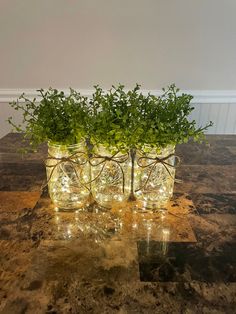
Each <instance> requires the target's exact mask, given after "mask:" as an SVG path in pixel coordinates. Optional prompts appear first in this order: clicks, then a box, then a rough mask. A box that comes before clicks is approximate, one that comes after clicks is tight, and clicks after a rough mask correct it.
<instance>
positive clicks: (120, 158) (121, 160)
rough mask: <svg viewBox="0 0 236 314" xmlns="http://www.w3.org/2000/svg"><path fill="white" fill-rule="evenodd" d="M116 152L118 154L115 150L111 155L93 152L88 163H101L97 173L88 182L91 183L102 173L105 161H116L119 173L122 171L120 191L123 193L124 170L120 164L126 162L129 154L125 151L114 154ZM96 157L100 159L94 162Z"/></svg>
mask: <svg viewBox="0 0 236 314" xmlns="http://www.w3.org/2000/svg"><path fill="white" fill-rule="evenodd" d="M117 154H118V152H116V153H115V154H113V155H112V156H102V155H96V154H95V155H93V156H92V157H91V158H90V159H89V164H90V165H91V166H92V167H97V166H100V165H102V168H101V169H100V171H99V173H98V175H97V176H96V177H95V178H94V179H93V180H91V181H90V182H89V183H92V182H94V181H95V180H97V179H98V178H99V177H100V176H101V174H102V172H103V170H104V168H105V166H106V163H107V162H108V161H112V162H114V163H116V164H117V165H118V166H119V168H120V170H121V173H122V191H123V193H124V192H125V174H124V170H123V168H122V166H121V164H123V163H124V162H126V161H127V160H128V158H129V154H128V153H127V154H124V155H120V156H116V155H117ZM96 159H101V161H99V162H97V163H94V162H93V160H96Z"/></svg>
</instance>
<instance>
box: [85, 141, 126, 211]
mask: <svg viewBox="0 0 236 314" xmlns="http://www.w3.org/2000/svg"><path fill="white" fill-rule="evenodd" d="M90 164H91V173H92V194H93V197H94V199H95V200H96V201H97V203H98V204H99V205H100V206H103V207H106V208H111V207H112V204H115V203H117V202H118V203H120V202H123V201H125V200H127V198H128V196H129V185H130V178H129V177H130V173H129V171H128V168H129V155H128V154H123V153H120V152H118V153H116V154H114V153H112V152H111V151H109V150H108V149H106V148H105V147H104V146H102V145H99V146H98V147H96V148H95V153H94V155H93V157H92V158H91V160H90Z"/></svg>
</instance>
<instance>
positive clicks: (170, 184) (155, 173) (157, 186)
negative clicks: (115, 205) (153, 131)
mask: <svg viewBox="0 0 236 314" xmlns="http://www.w3.org/2000/svg"><path fill="white" fill-rule="evenodd" d="M174 152H175V146H172V145H168V146H166V147H165V148H162V150H161V152H158V153H157V152H156V150H155V149H150V150H149V152H148V153H144V152H142V151H137V155H136V162H137V167H138V171H137V175H136V176H135V196H136V198H137V199H138V200H140V201H141V202H142V205H143V207H144V208H147V209H158V208H162V207H165V206H166V204H167V203H168V201H169V200H170V198H171V197H172V195H173V189H174V181H175V158H176V157H175V156H174ZM168 156H169V157H168ZM167 157H168V158H167Z"/></svg>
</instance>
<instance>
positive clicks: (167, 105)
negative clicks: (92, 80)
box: [90, 84, 212, 151]
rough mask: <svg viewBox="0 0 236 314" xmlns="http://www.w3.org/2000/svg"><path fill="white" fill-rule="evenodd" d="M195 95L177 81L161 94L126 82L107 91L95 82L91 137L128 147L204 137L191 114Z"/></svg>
mask: <svg viewBox="0 0 236 314" xmlns="http://www.w3.org/2000/svg"><path fill="white" fill-rule="evenodd" d="M192 98H193V97H192V96H191V95H188V94H179V89H178V88H176V87H175V85H174V84H172V85H170V86H169V87H168V88H167V89H163V94H162V95H161V96H159V97H157V96H154V95H151V94H148V95H147V96H145V95H143V94H142V93H141V92H140V85H136V86H135V87H134V89H132V90H129V91H127V92H126V91H125V90H124V86H123V85H118V87H115V86H113V87H112V89H110V90H109V91H108V92H107V93H105V92H103V90H102V89H101V88H100V87H99V86H95V93H94V94H93V99H92V100H91V106H92V107H93V113H92V115H93V119H92V120H91V122H92V123H91V128H90V137H91V140H92V142H93V143H94V144H103V145H104V146H105V147H107V148H108V149H112V150H116V151H117V150H118V151H129V150H131V149H142V150H144V151H147V150H150V149H152V148H155V149H156V150H157V151H158V150H161V148H163V147H166V146H167V145H176V144H178V143H184V142H187V141H188V140H189V139H190V138H193V139H194V140H195V141H201V140H203V139H204V130H206V129H207V128H208V127H210V126H211V125H212V122H210V123H209V124H208V125H206V126H205V127H202V128H197V127H196V122H195V120H193V121H189V119H188V116H189V114H190V113H191V111H192V110H193V109H194V108H193V107H192V106H191V105H190V102H191V100H192Z"/></svg>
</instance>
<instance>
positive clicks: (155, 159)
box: [135, 153, 181, 192]
mask: <svg viewBox="0 0 236 314" xmlns="http://www.w3.org/2000/svg"><path fill="white" fill-rule="evenodd" d="M171 157H175V158H176V159H177V161H178V163H177V165H178V164H179V163H180V157H179V156H177V155H175V154H174V153H171V154H169V155H167V156H165V157H163V158H160V157H158V156H156V157H150V156H149V157H148V156H142V157H139V158H138V159H137V164H138V166H139V167H140V168H150V167H151V169H150V171H149V174H148V176H147V179H146V180H145V183H144V184H143V185H142V186H141V187H140V188H139V189H137V190H135V192H138V191H140V190H141V189H144V188H145V187H146V185H147V184H148V182H149V180H150V178H151V175H152V173H153V171H154V169H155V167H156V165H157V164H162V165H163V166H164V167H165V169H166V171H167V172H168V174H169V176H170V177H171V178H172V179H173V180H174V178H173V176H172V174H171V172H170V170H169V168H168V167H170V168H176V166H177V165H172V164H170V163H169V162H167V161H166V160H168V159H169V158H171ZM142 160H146V161H151V162H150V163H148V164H147V165H142V164H141V162H142ZM175 181H176V182H181V180H178V179H175Z"/></svg>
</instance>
